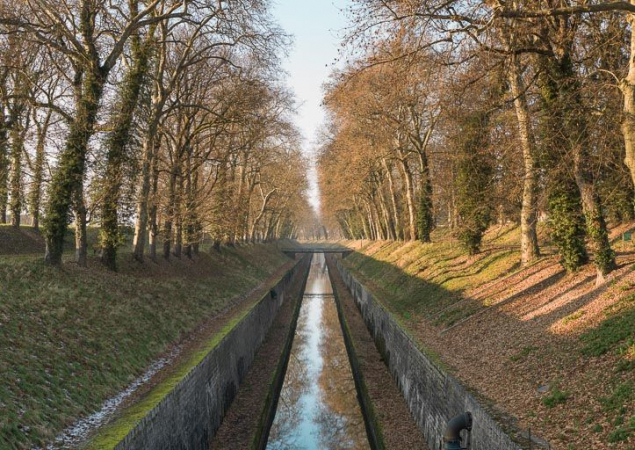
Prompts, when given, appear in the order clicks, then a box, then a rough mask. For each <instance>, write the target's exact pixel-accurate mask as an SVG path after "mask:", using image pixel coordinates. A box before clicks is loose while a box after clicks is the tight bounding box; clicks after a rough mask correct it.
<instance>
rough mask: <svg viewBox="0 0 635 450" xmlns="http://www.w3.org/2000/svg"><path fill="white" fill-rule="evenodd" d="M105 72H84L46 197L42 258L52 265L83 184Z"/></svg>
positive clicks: (58, 260)
mask: <svg viewBox="0 0 635 450" xmlns="http://www.w3.org/2000/svg"><path fill="white" fill-rule="evenodd" d="M105 82H106V74H105V73H103V71H102V70H101V69H100V68H98V67H95V68H93V70H91V71H88V72H86V74H85V78H84V81H83V86H82V88H81V91H82V92H81V96H80V98H79V99H78V104H77V108H76V112H75V118H74V120H73V122H71V124H70V129H69V132H68V137H67V138H66V144H65V146H64V150H62V153H61V155H60V159H59V163H58V168H57V170H56V172H55V174H54V175H53V179H52V180H51V184H50V187H49V201H48V204H47V206H46V217H45V219H44V237H45V241H46V255H45V260H46V261H47V262H48V263H49V264H52V265H59V264H61V262H62V252H63V250H64V236H65V234H66V226H67V224H68V215H69V211H70V208H71V206H72V203H73V199H74V195H75V193H76V192H78V191H79V190H80V189H81V187H82V184H83V180H84V173H85V166H86V152H87V148H88V141H89V140H90V138H91V136H92V135H93V132H94V128H95V122H96V120H97V112H98V109H99V102H100V100H101V96H102V93H103V89H104V84H105Z"/></svg>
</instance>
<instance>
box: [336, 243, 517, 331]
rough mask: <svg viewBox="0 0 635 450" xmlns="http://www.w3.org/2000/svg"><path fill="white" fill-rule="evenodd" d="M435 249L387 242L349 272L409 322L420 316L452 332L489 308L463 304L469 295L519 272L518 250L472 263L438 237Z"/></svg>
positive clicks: (361, 256)
mask: <svg viewBox="0 0 635 450" xmlns="http://www.w3.org/2000/svg"><path fill="white" fill-rule="evenodd" d="M514 233H515V231H514V230H503V232H501V235H498V237H496V236H497V235H494V236H490V238H489V239H490V240H488V241H487V245H488V246H489V245H490V244H496V245H499V244H500V243H499V242H498V241H497V239H500V240H502V241H503V242H504V243H505V244H507V239H508V238H509V236H510V235H515V234H514ZM433 238H434V240H435V243H433V244H422V243H420V242H406V243H404V242H387V243H385V244H383V246H382V247H381V248H380V249H379V250H377V251H375V252H374V253H371V252H369V251H367V252H364V251H362V252H356V253H353V254H352V255H351V256H349V257H348V258H346V259H345V260H344V261H345V264H346V266H347V267H348V268H349V269H351V270H352V271H353V273H355V274H356V275H357V276H358V277H359V278H360V281H362V282H363V283H364V284H365V285H366V286H367V287H369V288H370V289H371V290H375V291H377V292H376V293H377V294H379V295H380V296H381V298H382V300H383V301H385V302H387V306H388V307H389V309H390V310H391V311H392V312H393V313H396V314H397V315H398V316H399V317H400V318H402V319H404V320H415V319H416V316H417V315H422V316H424V317H425V318H434V323H435V324H436V325H445V326H451V325H453V324H455V323H457V322H459V321H460V320H462V319H464V318H466V317H469V316H470V315H472V314H474V313H475V312H477V311H479V310H480V309H482V308H483V307H484V305H482V304H480V303H477V302H469V303H468V302H462V303H461V304H460V306H459V307H457V308H453V307H452V305H454V304H457V302H459V301H460V300H461V299H462V293H463V292H464V291H465V290H466V289H471V288H475V287H478V286H480V285H482V284H484V283H487V282H490V281H492V280H495V279H497V278H499V277H501V276H503V275H506V274H509V273H512V272H513V271H515V270H517V269H519V261H520V254H519V252H518V250H515V249H513V248H509V247H504V248H496V249H493V250H486V251H484V252H483V253H482V254H481V255H479V256H478V257H477V258H475V259H474V260H473V261H471V262H470V263H467V262H466V258H467V256H466V254H465V252H464V251H463V250H462V249H461V248H460V246H459V245H458V244H457V243H456V242H454V241H452V240H451V239H449V238H448V236H447V231H437V232H435V235H434V236H433Z"/></svg>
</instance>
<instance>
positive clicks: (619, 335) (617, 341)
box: [581, 294, 635, 356]
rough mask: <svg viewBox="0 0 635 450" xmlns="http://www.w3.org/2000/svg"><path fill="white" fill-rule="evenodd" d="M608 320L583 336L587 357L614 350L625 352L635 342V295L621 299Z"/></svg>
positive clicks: (609, 313) (609, 314)
mask: <svg viewBox="0 0 635 450" xmlns="http://www.w3.org/2000/svg"><path fill="white" fill-rule="evenodd" d="M607 316H608V317H607V318H606V319H605V320H604V321H603V322H602V323H601V324H600V325H599V326H598V327H596V328H593V329H591V330H589V331H587V332H586V333H584V334H583V335H582V336H581V340H582V342H583V343H584V347H583V349H582V352H583V353H584V354H585V355H587V356H601V355H604V354H606V353H608V352H610V351H613V350H617V351H620V350H624V349H627V348H628V347H630V346H632V345H633V342H634V341H635V295H633V294H631V295H628V296H626V297H624V298H623V299H621V300H620V301H619V302H618V303H617V304H616V305H615V306H614V307H613V308H612V309H611V310H610V311H607Z"/></svg>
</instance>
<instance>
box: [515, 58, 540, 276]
mask: <svg viewBox="0 0 635 450" xmlns="http://www.w3.org/2000/svg"><path fill="white" fill-rule="evenodd" d="M509 82H510V86H511V91H512V95H513V96H514V107H515V109H516V118H517V120H518V136H519V138H520V145H521V148H522V151H523V166H524V175H523V197H522V207H521V211H520V254H521V261H522V265H523V266H525V265H527V264H528V263H530V262H531V261H533V260H534V259H535V258H536V257H538V256H540V248H539V247H538V234H537V233H536V225H537V213H536V161H535V158H536V157H535V155H536V143H535V141H534V135H533V132H532V128H531V123H530V120H529V109H528V107H527V97H526V96H525V87H524V83H523V79H522V74H521V68H520V61H519V58H518V55H513V56H512V61H511V67H510V72H509Z"/></svg>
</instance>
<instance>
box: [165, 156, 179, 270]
mask: <svg viewBox="0 0 635 450" xmlns="http://www.w3.org/2000/svg"><path fill="white" fill-rule="evenodd" d="M177 177H178V175H177V168H176V167H172V173H171V174H170V181H169V183H168V208H167V211H166V217H165V222H164V224H163V257H164V258H165V259H170V250H171V246H172V225H173V220H174V213H175V208H176V182H177Z"/></svg>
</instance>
